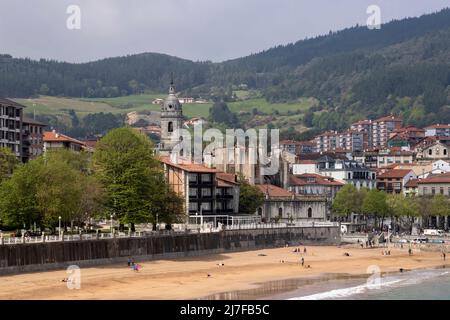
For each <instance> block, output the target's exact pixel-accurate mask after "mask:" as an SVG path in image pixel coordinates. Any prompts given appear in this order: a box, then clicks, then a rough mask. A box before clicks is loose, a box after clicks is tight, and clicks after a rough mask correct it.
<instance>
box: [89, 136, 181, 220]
mask: <svg viewBox="0 0 450 320" xmlns="http://www.w3.org/2000/svg"><path fill="white" fill-rule="evenodd" d="M93 163H94V170H95V175H96V177H97V178H98V179H99V181H100V182H101V184H102V185H103V188H104V190H105V207H106V208H107V210H108V212H109V213H110V214H115V216H116V219H118V220H119V221H120V223H121V224H126V223H130V224H132V227H133V226H134V224H136V223H145V222H154V221H155V217H156V214H157V213H158V214H160V220H159V221H160V222H167V223H171V222H172V221H176V220H177V217H178V216H179V215H180V214H181V212H180V206H179V203H180V202H179V199H175V197H174V194H173V193H171V192H169V191H168V186H167V185H166V182H165V180H164V176H163V171H162V167H161V164H160V162H159V161H158V160H157V159H156V156H155V154H154V151H153V144H152V142H151V141H150V139H149V138H148V137H147V136H146V135H144V134H141V133H140V132H139V131H137V130H134V129H131V128H120V129H114V130H111V131H110V132H109V133H108V134H107V135H106V136H105V137H104V138H103V139H101V140H100V141H99V142H98V144H97V148H96V151H95V153H94V157H93ZM161 201H163V202H164V201H166V202H167V201H170V203H164V204H163V203H161ZM166 205H167V206H166ZM171 206H172V207H171ZM170 208H172V209H173V210H174V211H172V212H170Z"/></svg>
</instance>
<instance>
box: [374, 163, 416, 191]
mask: <svg viewBox="0 0 450 320" xmlns="http://www.w3.org/2000/svg"><path fill="white" fill-rule="evenodd" d="M411 179H417V175H416V174H415V173H414V171H413V170H411V169H391V170H387V171H385V172H384V173H382V174H380V175H378V176H377V188H378V190H383V191H385V192H387V193H402V192H403V188H404V186H405V184H406V183H407V182H408V181H409V180H411Z"/></svg>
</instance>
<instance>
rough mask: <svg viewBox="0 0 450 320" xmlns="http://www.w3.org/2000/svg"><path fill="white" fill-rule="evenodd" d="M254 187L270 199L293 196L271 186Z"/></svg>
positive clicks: (286, 191)
mask: <svg viewBox="0 0 450 320" xmlns="http://www.w3.org/2000/svg"><path fill="white" fill-rule="evenodd" d="M256 187H258V188H259V190H261V192H262V193H264V194H268V195H269V197H271V198H286V197H292V196H294V194H293V193H292V192H290V191H288V190H286V189H283V188H280V187H277V186H274V185H273V184H257V185H256Z"/></svg>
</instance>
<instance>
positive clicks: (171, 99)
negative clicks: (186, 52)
mask: <svg viewBox="0 0 450 320" xmlns="http://www.w3.org/2000/svg"><path fill="white" fill-rule="evenodd" d="M182 126H183V109H182V105H181V103H180V101H179V100H178V98H177V96H176V92H175V86H174V84H173V79H172V80H171V82H170V87H169V95H168V96H167V98H166V99H165V100H164V103H163V105H162V107H161V143H160V154H162V155H169V153H170V151H171V150H172V149H173V147H174V146H176V145H177V144H178V143H180V140H181V139H180V137H179V136H178V137H176V136H175V133H176V132H177V130H180V129H181V128H182ZM178 132H179V131H178Z"/></svg>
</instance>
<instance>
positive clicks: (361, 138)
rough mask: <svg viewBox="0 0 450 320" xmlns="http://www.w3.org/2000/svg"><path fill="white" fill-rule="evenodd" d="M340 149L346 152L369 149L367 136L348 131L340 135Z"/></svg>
mask: <svg viewBox="0 0 450 320" xmlns="http://www.w3.org/2000/svg"><path fill="white" fill-rule="evenodd" d="M337 147H338V148H340V149H342V150H346V151H352V152H354V151H362V150H364V149H366V148H367V134H366V133H364V132H361V131H358V130H352V129H349V130H346V131H344V132H342V133H340V134H339V139H338V146H337Z"/></svg>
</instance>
